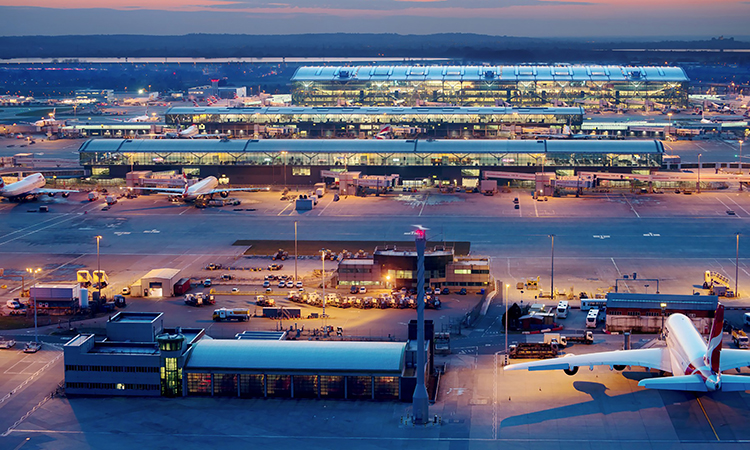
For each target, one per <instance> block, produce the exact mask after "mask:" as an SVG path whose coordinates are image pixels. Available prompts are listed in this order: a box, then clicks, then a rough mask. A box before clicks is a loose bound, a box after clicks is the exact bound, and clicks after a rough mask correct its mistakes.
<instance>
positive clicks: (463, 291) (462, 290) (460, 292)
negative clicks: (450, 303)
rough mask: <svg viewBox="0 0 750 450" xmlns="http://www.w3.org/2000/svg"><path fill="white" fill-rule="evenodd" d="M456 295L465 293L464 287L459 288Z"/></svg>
mask: <svg viewBox="0 0 750 450" xmlns="http://www.w3.org/2000/svg"><path fill="white" fill-rule="evenodd" d="M458 295H466V288H461V289H460V290H459V291H458Z"/></svg>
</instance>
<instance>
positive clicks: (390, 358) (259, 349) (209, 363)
mask: <svg viewBox="0 0 750 450" xmlns="http://www.w3.org/2000/svg"><path fill="white" fill-rule="evenodd" d="M405 346H406V344H404V343H398V342H351V341H341V342H339V341H337V342H331V341H268V340H252V339H237V340H227V339H212V340H205V339H204V340H201V341H199V342H197V343H196V344H195V345H194V346H193V349H192V352H191V354H190V357H189V359H188V361H187V363H186V365H185V368H186V369H192V370H196V369H230V370H236V369H244V370H257V371H261V370H263V371H280V372H285V373H289V372H345V373H393V374H400V373H401V372H402V370H403V366H404V349H405Z"/></svg>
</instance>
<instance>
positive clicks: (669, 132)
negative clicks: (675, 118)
mask: <svg viewBox="0 0 750 450" xmlns="http://www.w3.org/2000/svg"><path fill="white" fill-rule="evenodd" d="M667 118H669V125H667V136H669V135H670V134H671V131H672V113H671V112H670V113H667Z"/></svg>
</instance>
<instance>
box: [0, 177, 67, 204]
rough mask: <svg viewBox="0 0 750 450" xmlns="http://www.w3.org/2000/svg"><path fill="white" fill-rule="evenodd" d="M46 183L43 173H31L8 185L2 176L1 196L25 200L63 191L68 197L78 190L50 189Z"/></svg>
mask: <svg viewBox="0 0 750 450" xmlns="http://www.w3.org/2000/svg"><path fill="white" fill-rule="evenodd" d="M45 184H47V180H45V179H44V175H42V174H41V173H34V174H31V175H29V176H28V177H25V178H23V179H21V180H18V181H16V182H15V183H10V184H8V185H6V184H5V182H4V181H3V179H2V178H0V196H2V197H5V198H7V199H9V200H10V201H14V200H16V201H23V200H36V198H37V197H38V196H40V195H49V196H50V197H54V196H55V194H58V193H61V194H62V196H63V197H67V196H68V195H70V193H71V192H78V191H76V190H73V189H48V188H45V187H44V185H45Z"/></svg>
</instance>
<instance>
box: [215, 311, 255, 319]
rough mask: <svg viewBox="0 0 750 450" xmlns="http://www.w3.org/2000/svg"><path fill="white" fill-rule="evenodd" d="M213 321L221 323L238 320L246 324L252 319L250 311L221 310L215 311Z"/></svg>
mask: <svg viewBox="0 0 750 450" xmlns="http://www.w3.org/2000/svg"><path fill="white" fill-rule="evenodd" d="M213 319H214V321H215V322H221V321H222V320H237V321H240V322H244V321H246V320H249V319H250V311H248V310H247V309H240V308H233V309H227V308H219V309H216V310H214V315H213Z"/></svg>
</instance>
